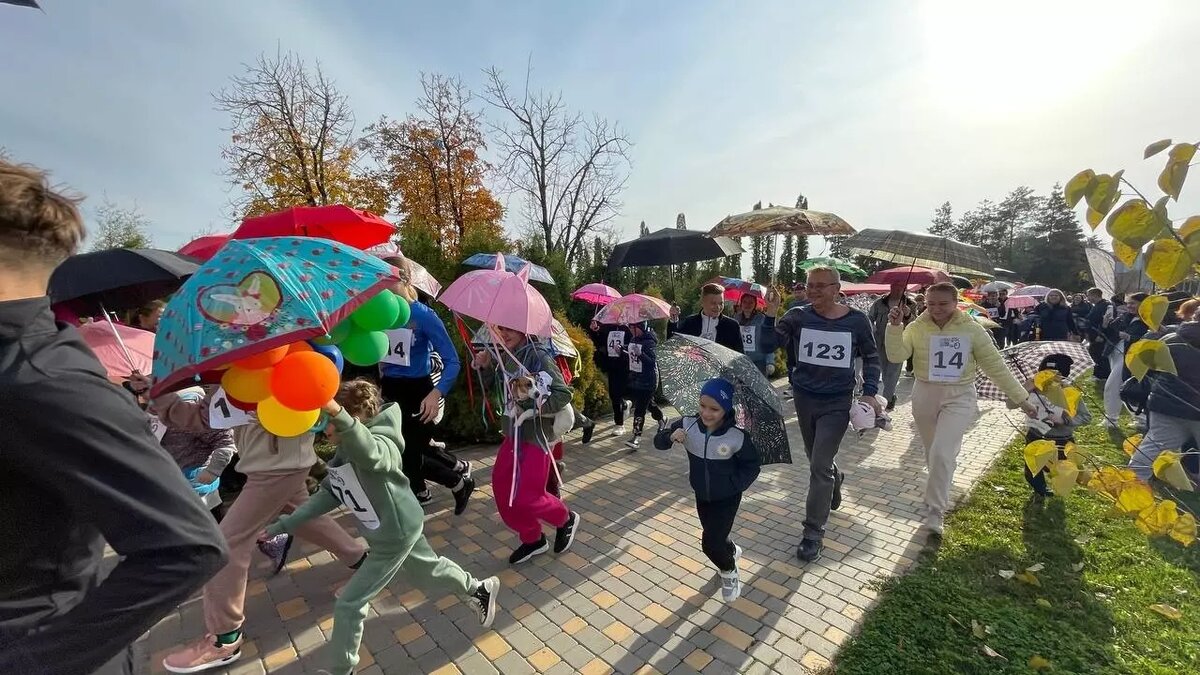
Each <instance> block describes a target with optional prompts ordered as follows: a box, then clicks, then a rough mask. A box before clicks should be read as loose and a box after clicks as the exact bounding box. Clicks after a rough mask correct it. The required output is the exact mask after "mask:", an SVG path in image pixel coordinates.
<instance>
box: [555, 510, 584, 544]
mask: <svg viewBox="0 0 1200 675" xmlns="http://www.w3.org/2000/svg"><path fill="white" fill-rule="evenodd" d="M578 529H579V516H577V515H575V512H574V511H572V512H571V514H570V515H569V516H567V522H565V523H563V526H562V527H560V528H558V529H557V530H555V532H554V552H555V553H566V552H567V549H569V548H571V544H572V542H574V541H575V531H576V530H578Z"/></svg>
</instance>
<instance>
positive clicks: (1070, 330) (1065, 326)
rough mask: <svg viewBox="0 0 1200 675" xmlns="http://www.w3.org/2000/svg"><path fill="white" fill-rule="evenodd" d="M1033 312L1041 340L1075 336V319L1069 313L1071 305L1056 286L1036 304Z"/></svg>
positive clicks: (1063, 338)
mask: <svg viewBox="0 0 1200 675" xmlns="http://www.w3.org/2000/svg"><path fill="white" fill-rule="evenodd" d="M1034 313H1035V314H1036V315H1037V318H1038V326H1039V327H1040V328H1041V334H1040V337H1039V339H1041V340H1070V339H1072V338H1074V337H1076V334H1075V319H1074V318H1073V315H1072V314H1071V306H1070V305H1069V304H1067V298H1066V296H1065V295H1063V292H1062V291H1060V290H1058V289H1057V288H1055V289H1052V290H1051V291H1050V292H1049V293H1047V294H1046V299H1045V300H1044V301H1043V302H1042V303H1041V304H1040V305H1038V306H1037V309H1036V310H1034Z"/></svg>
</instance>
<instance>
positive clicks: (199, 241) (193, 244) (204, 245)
mask: <svg viewBox="0 0 1200 675" xmlns="http://www.w3.org/2000/svg"><path fill="white" fill-rule="evenodd" d="M232 237H233V233H232V232H229V233H226V234H206V235H204V236H202V237H196V238H195V239H193V240H191V241H189V242H188V243H186V244H184V245H183V246H182V247H180V249H179V251H178V253H179V255H186V256H188V257H190V258H195V259H196V260H199V261H200V262H204V261H206V260H208V259H209V258H211V257H213V256H214V255H216V254H217V251H220V250H221V247H222V246H224V245H225V244H227V243H229V240H230V239H231V238H232Z"/></svg>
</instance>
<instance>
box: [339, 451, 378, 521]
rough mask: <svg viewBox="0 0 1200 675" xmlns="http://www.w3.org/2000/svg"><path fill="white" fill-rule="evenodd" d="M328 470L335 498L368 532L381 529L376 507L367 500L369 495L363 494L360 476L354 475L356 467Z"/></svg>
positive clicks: (343, 466)
mask: <svg viewBox="0 0 1200 675" xmlns="http://www.w3.org/2000/svg"><path fill="white" fill-rule="evenodd" d="M328 468H329V489H330V490H332V491H333V496H334V497H337V500H338V501H339V502H341V503H342V506H345V507H346V508H347V509H349V510H350V512H351V513H353V514H354V517H355V518H358V522H360V523H362V526H363V527H365V528H367V529H368V530H377V529H379V514H378V513H375V507H374V506H372V505H371V500H369V499H367V493H365V492H363V487H362V483H360V482H358V474H356V473H354V467H353V466H351V465H349V464H343V465H341V466H331V467H328Z"/></svg>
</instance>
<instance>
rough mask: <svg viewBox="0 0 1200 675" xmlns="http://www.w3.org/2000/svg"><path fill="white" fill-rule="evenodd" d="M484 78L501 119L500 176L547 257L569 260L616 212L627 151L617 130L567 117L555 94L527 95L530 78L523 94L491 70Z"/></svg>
mask: <svg viewBox="0 0 1200 675" xmlns="http://www.w3.org/2000/svg"><path fill="white" fill-rule="evenodd" d="M484 72H485V74H486V75H487V84H486V85H485V93H484V96H483V98H484V100H485V101H487V102H488V103H489V104H491V105H492V106H493V107H495V108H496V109H497V110H499V111H502V112H503V113H507V115H506V120H505V121H504V122H501V123H499V124H493V125H492V129H493V131H494V133H495V134H496V138H497V142H496V146H497V148H498V149H499V150H500V153H501V155H502V156H503V161H502V162H501V164H500V171H501V173H502V174H503V176H504V178H505V180H506V181H507V184H508V187H509V188H511V190H512V191H513V192H514V193H515V194H516V195H517V196H519V197H520V198H521V200H522V202H523V206H524V208H525V213H526V215H527V217H528V218H529V220H530V222H531V223H532V224H533V226H534V227H535V229H536V230H538V235H539V237H541V238H542V240H543V242H544V243H545V246H546V251H547V252H556V251H557V252H560V253H563V254H564V255H565V256H566V258H567V259H568V260H570V259H572V258H574V257H575V256H576V255H578V254H579V252H580V248H581V246H583V245H584V242H585V240H586V239H587V238H588V237H589V236H590V235H594V234H596V233H598V232H601V231H603V230H604V229H606V227H605V226H606V225H607V224H608V223H609V221H611V220H612V219H613V218H614V217H616V215H617V214H618V213H619V212H620V209H621V206H622V204H621V201H620V196H621V192H622V190H624V189H625V184H626V181H627V180H628V178H629V167H630V160H629V150H630V148H631V147H632V145H633V144H632V142H631V141H630V140H629V138H628V137H627V136H626V135H625V134H624V133H623V132H622V131H621V130H620V129H619V128H618V127H617V125H616V124H614V123H611V122H609V121H608V120H606V119H604V118H602V117H600V116H598V115H593V116H591V117H590V118H589V117H585V116H584V115H583V114H581V113H578V112H573V111H571V110H569V109H568V108H567V106H566V104H565V103H564V102H563V98H562V94H561V93H557V92H554V93H551V92H546V91H541V90H539V91H530V89H529V73H528V72H527V73H526V80H525V88H524V92H522V93H521V94H516V93H514V92H513V91H512V90H511V89H510V88H509V86H508V83H507V82H505V81H504V78H503V77H502V76H501V74H500V71H499V70H497V69H496V68H490V69H488V70H486V71H484Z"/></svg>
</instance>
